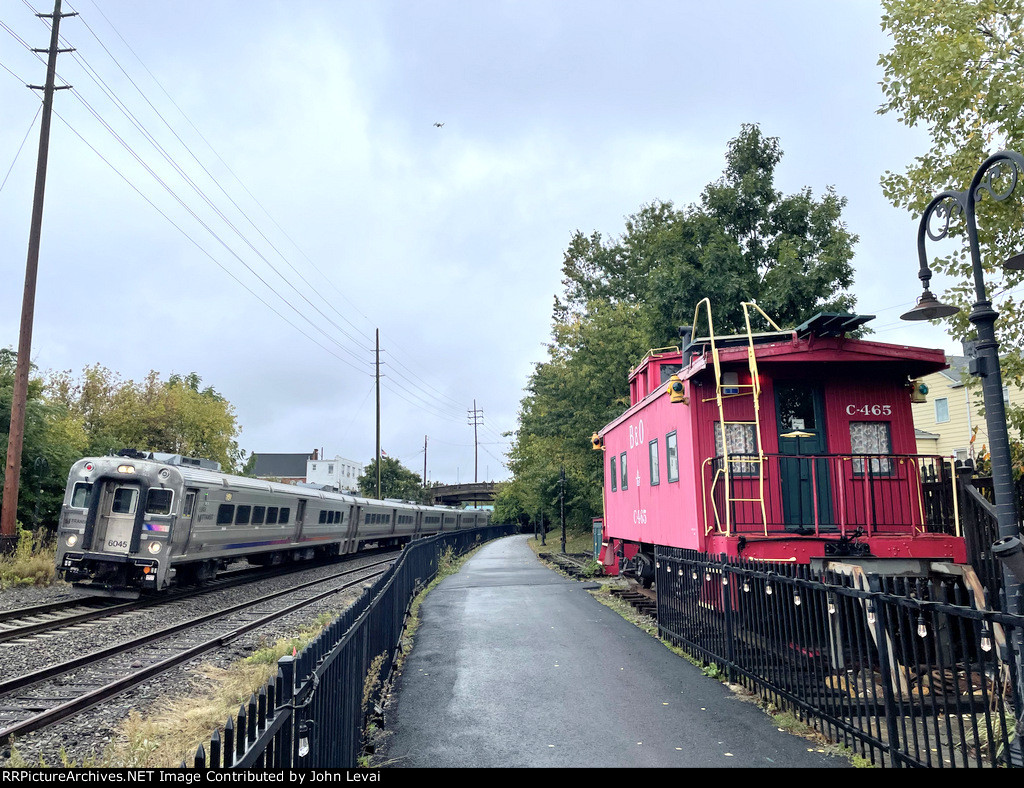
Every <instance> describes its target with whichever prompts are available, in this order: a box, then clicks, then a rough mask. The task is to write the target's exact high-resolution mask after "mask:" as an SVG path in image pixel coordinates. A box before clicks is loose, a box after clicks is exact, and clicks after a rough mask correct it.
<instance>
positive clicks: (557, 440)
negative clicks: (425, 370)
mask: <svg viewBox="0 0 1024 788" xmlns="http://www.w3.org/2000/svg"><path fill="white" fill-rule="evenodd" d="M781 159H782V149H781V146H780V144H779V141H778V140H777V139H776V138H774V137H765V136H764V135H763V134H762V133H761V130H760V128H759V127H758V126H756V125H752V124H748V125H744V126H743V127H742V128H741V130H740V133H739V135H738V136H737V137H736V138H735V139H733V140H731V141H730V143H729V146H728V150H727V153H726V167H725V170H724V172H723V174H722V177H721V178H719V179H718V180H717V181H716V182H715V183H712V184H710V185H709V186H708V187H707V188H706V189H705V190H704V192H703V193H702V195H701V198H700V201H699V202H698V203H696V204H694V205H691V206H689V207H687V208H684V209H677V208H675V207H673V206H672V204H671V203H668V202H654V203H651V204H648V205H645V206H643V207H642V208H641V209H640V210H639V211H638V212H637V213H636V214H634V215H633V216H631V217H629V218H628V219H627V220H626V223H625V231H624V233H623V234H622V235H621V236H620V237H618V238H616V239H613V240H606V239H605V238H603V237H602V236H601V234H600V233H596V232H595V233H591V234H589V235H584V234H583V233H581V232H577V233H575V234H574V235H573V236H572V238H571V240H570V243H569V246H568V248H567V250H566V252H565V257H564V261H563V266H562V273H563V285H564V291H563V293H562V295H561V296H560V297H558V298H556V299H555V307H554V315H553V328H552V341H551V343H550V344H549V346H548V352H547V359H546V360H545V361H544V362H542V363H539V364H538V365H537V366H536V368H535V369H534V372H533V374H532V375H531V377H530V381H529V383H528V385H527V388H526V396H525V397H524V399H523V400H522V403H521V406H520V412H519V430H518V432H517V433H516V436H515V440H514V441H513V443H512V445H511V448H510V451H509V467H510V469H511V471H512V473H513V479H512V481H511V483H509V484H508V485H506V487H505V488H504V490H503V491H502V492H501V493H500V494H499V496H498V499H497V501H496V502H495V509H496V511H497V512H498V513H499V515H500V518H499V519H503V520H508V521H511V520H514V519H517V518H518V516H519V515H524V514H525V515H527V516H529V517H530V518H531V520H533V519H536V517H537V513H538V512H544V514H545V517H546V518H547V519H549V520H556V519H557V516H558V477H559V472H560V470H561V468H562V467H564V468H565V473H566V479H567V485H566V494H567V499H566V512H567V519H568V522H569V524H570V525H573V526H575V527H577V528H583V527H589V523H590V519H591V518H592V517H594V516H596V515H599V514H600V513H601V511H602V505H601V476H602V459H603V458H602V456H601V452H595V451H593V449H592V448H591V445H590V436H591V434H592V432H593V431H594V430H596V429H599V428H600V427H602V426H603V425H604V424H606V423H608V422H609V421H611V420H612V419H613V418H615V417H616V416H618V415H619V414H620V413H622V412H623V411H624V410H625V409H626V408H627V407H628V405H629V396H628V394H629V392H628V376H629V371H630V369H631V368H632V366H634V365H635V364H636V363H637V362H638V361H639V360H640V359H641V358H642V356H643V354H644V353H645V352H646V351H647V350H649V349H652V348H659V347H665V346H671V345H675V344H676V343H677V342H678V333H677V332H678V327H679V326H680V325H689V324H690V323H691V322H692V321H693V318H694V311H695V308H696V306H697V304H698V303H699V302H700V301H701V299H703V298H705V297H708V298H710V299H711V302H712V306H713V312H714V319H715V330H716V331H717V332H720V333H722V332H726V333H728V332H731V331H735V330H742V327H743V318H742V314H743V313H742V309H741V306H740V303H741V301H751V300H756V301H757V302H758V303H759V304H760V305H761V306H762V308H763V309H765V311H766V312H768V314H770V315H771V316H772V317H773V319H775V320H776V322H778V323H779V324H780V325H796V324H797V323H799V322H800V321H802V320H804V319H806V318H808V317H810V316H811V315H812V314H813V313H814V312H816V311H846V310H847V309H849V308H851V307H852V306H853V302H854V299H853V297H852V296H851V295H850V294H849V293H848V292H847V288H848V287H849V286H850V285H851V284H852V281H853V268H852V265H851V260H852V257H853V245H854V244H855V243H856V240H857V238H856V236H854V235H852V234H851V233H850V232H849V231H848V230H847V228H846V226H845V224H844V223H843V221H842V210H843V207H844V206H845V204H846V201H845V199H843V198H842V197H839V196H838V195H837V194H836V193H835V192H834V190H832V189H827V190H826V192H825V194H824V196H823V197H822V198H820V199H816V198H815V197H814V196H813V195H812V193H811V190H810V189H803V190H801V191H799V192H797V193H795V194H791V195H783V194H782V193H780V192H779V191H778V190H777V189H776V188H775V186H774V182H775V171H776V168H777V166H778V164H779V162H780V161H781ZM701 326H702V327H703V328H704V329H705V330H706V322H705V323H701Z"/></svg>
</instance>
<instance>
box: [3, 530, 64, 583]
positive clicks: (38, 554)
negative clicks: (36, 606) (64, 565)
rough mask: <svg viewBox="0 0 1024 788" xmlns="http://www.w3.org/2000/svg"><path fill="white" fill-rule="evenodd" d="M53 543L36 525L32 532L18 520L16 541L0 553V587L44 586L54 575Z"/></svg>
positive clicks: (54, 550) (51, 581)
mask: <svg viewBox="0 0 1024 788" xmlns="http://www.w3.org/2000/svg"><path fill="white" fill-rule="evenodd" d="M56 556H57V546H56V543H55V542H54V541H53V540H52V539H50V538H48V537H47V536H46V534H45V532H44V531H43V530H42V529H40V530H38V531H36V532H35V533H33V532H31V531H27V530H25V529H24V528H22V527H21V524H20V523H19V524H18V545H17V547H16V548H15V549H14V552H13V553H12V554H10V555H4V556H0V588H10V587H11V586H48V585H50V584H51V583H53V580H54V577H55V575H56V573H55V571H54V562H55V561H56Z"/></svg>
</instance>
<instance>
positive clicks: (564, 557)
mask: <svg viewBox="0 0 1024 788" xmlns="http://www.w3.org/2000/svg"><path fill="white" fill-rule="evenodd" d="M539 555H540V557H541V558H543V559H544V560H545V561H550V562H551V563H553V564H555V566H557V567H558V568H559V569H560V570H562V571H563V572H565V573H566V574H567V575H569V576H570V577H575V578H577V579H587V576H586V572H585V567H586V564H587V563H588V562H589V560H590V556H589V555H588V554H586V553H582V554H580V553H539ZM609 592H610V593H611V594H612V596H615V597H618V598H619V599H621V600H622V601H623V602H626V603H628V604H629V605H631V606H632V607H633V609H634V610H636V611H637V612H638V613H642V614H643V615H645V616H651V617H652V618H657V617H658V597H657V594H656V593H655V591H653V590H651V589H647V588H641V587H640V586H639V585H638V584H636V583H634V582H630V584H629V586H628V587H626V588H610V589H609Z"/></svg>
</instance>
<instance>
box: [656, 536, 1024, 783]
mask: <svg viewBox="0 0 1024 788" xmlns="http://www.w3.org/2000/svg"><path fill="white" fill-rule="evenodd" d="M656 558H657V573H658V574H657V584H658V626H659V629H660V631H661V634H662V636H663V637H665V638H667V639H669V640H670V641H672V642H674V643H675V644H677V645H679V646H681V647H683V648H684V649H685V650H687V651H689V652H690V653H691V654H693V655H694V656H696V657H698V658H700V659H701V660H703V661H704V662H705V663H706V664H708V665H715V666H717V667H718V669H719V670H721V671H722V673H723V674H725V675H726V676H727V677H728V678H729V680H730V681H733V682H738V683H740V684H743V685H745V686H747V687H748V688H749V689H750V690H752V691H754V692H756V693H758V694H759V695H761V697H762V698H763V699H765V700H766V701H768V702H770V703H772V704H774V705H775V706H776V707H778V708H780V709H785V710H789V711H790V712H791V713H793V714H794V715H796V716H797V717H798V718H799V719H801V720H802V721H804V722H806V723H807V724H809V725H811V726H812V727H814V728H816V729H818V730H819V731H820V732H821V733H823V734H824V735H826V736H827V737H828V738H829V739H831V740H833V741H837V742H840V743H842V744H844V745H846V746H848V747H849V748H851V749H852V750H853V751H854V752H855V753H856V754H857V755H860V756H862V757H863V758H865V759H867V760H869V761H870V762H872V763H874V764H878V765H886V766H931V767H968V766H970V767H983V766H995V765H1002V764H1004V762H1005V757H1006V753H1007V747H1008V745H1009V743H1010V742H1011V741H1013V737H1014V735H1015V724H1014V714H1013V710H1014V709H1020V708H1021V705H1020V699H1019V698H1017V697H1016V691H1015V688H1016V686H1017V684H1016V671H1017V669H1018V665H1017V662H1016V656H1017V655H1016V654H1015V651H1014V649H1013V648H1007V644H1008V643H1011V642H1012V641H1013V637H1014V635H1015V632H1014V630H1015V629H1017V628H1019V627H1021V626H1024V618H1022V617H1018V616H1010V615H1006V614H1004V613H999V612H994V611H991V610H985V609H981V610H979V609H977V606H976V604H975V603H976V600H975V596H976V595H977V594H976V591H977V589H978V588H979V587H980V586H979V584H978V582H977V580H976V578H974V577H973V576H972V575H971V573H970V571H969V570H968V571H957V570H953V571H954V573H953V574H949V575H946V576H934V575H933V576H931V577H895V578H894V577H889V578H881V577H877V576H869V575H867V574H865V573H862V572H861V571H859V569H857V568H854V567H848V568H846V569H845V570H841V569H840V570H837V571H828V572H824V573H815V572H813V570H811V569H810V567H806V566H788V567H787V566H784V565H780V564H767V563H765V562H748V561H734V560H725V559H724V557H723V559H722V560H712V559H709V558H708V557H707V556H706V555H704V554H700V553H694V552H691V551H684V550H679V549H671V548H670V549H664V548H663V549H660V550H659V551H658V552H657V556H656Z"/></svg>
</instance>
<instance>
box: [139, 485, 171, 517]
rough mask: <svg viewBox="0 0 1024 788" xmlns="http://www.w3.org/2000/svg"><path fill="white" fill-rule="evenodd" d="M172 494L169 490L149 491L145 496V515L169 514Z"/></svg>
mask: <svg viewBox="0 0 1024 788" xmlns="http://www.w3.org/2000/svg"><path fill="white" fill-rule="evenodd" d="M173 499H174V493H173V492H171V491H170V490H150V491H149V494H148V495H147V496H146V514H156V515H163V514H170V513H171V501H172V500H173Z"/></svg>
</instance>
